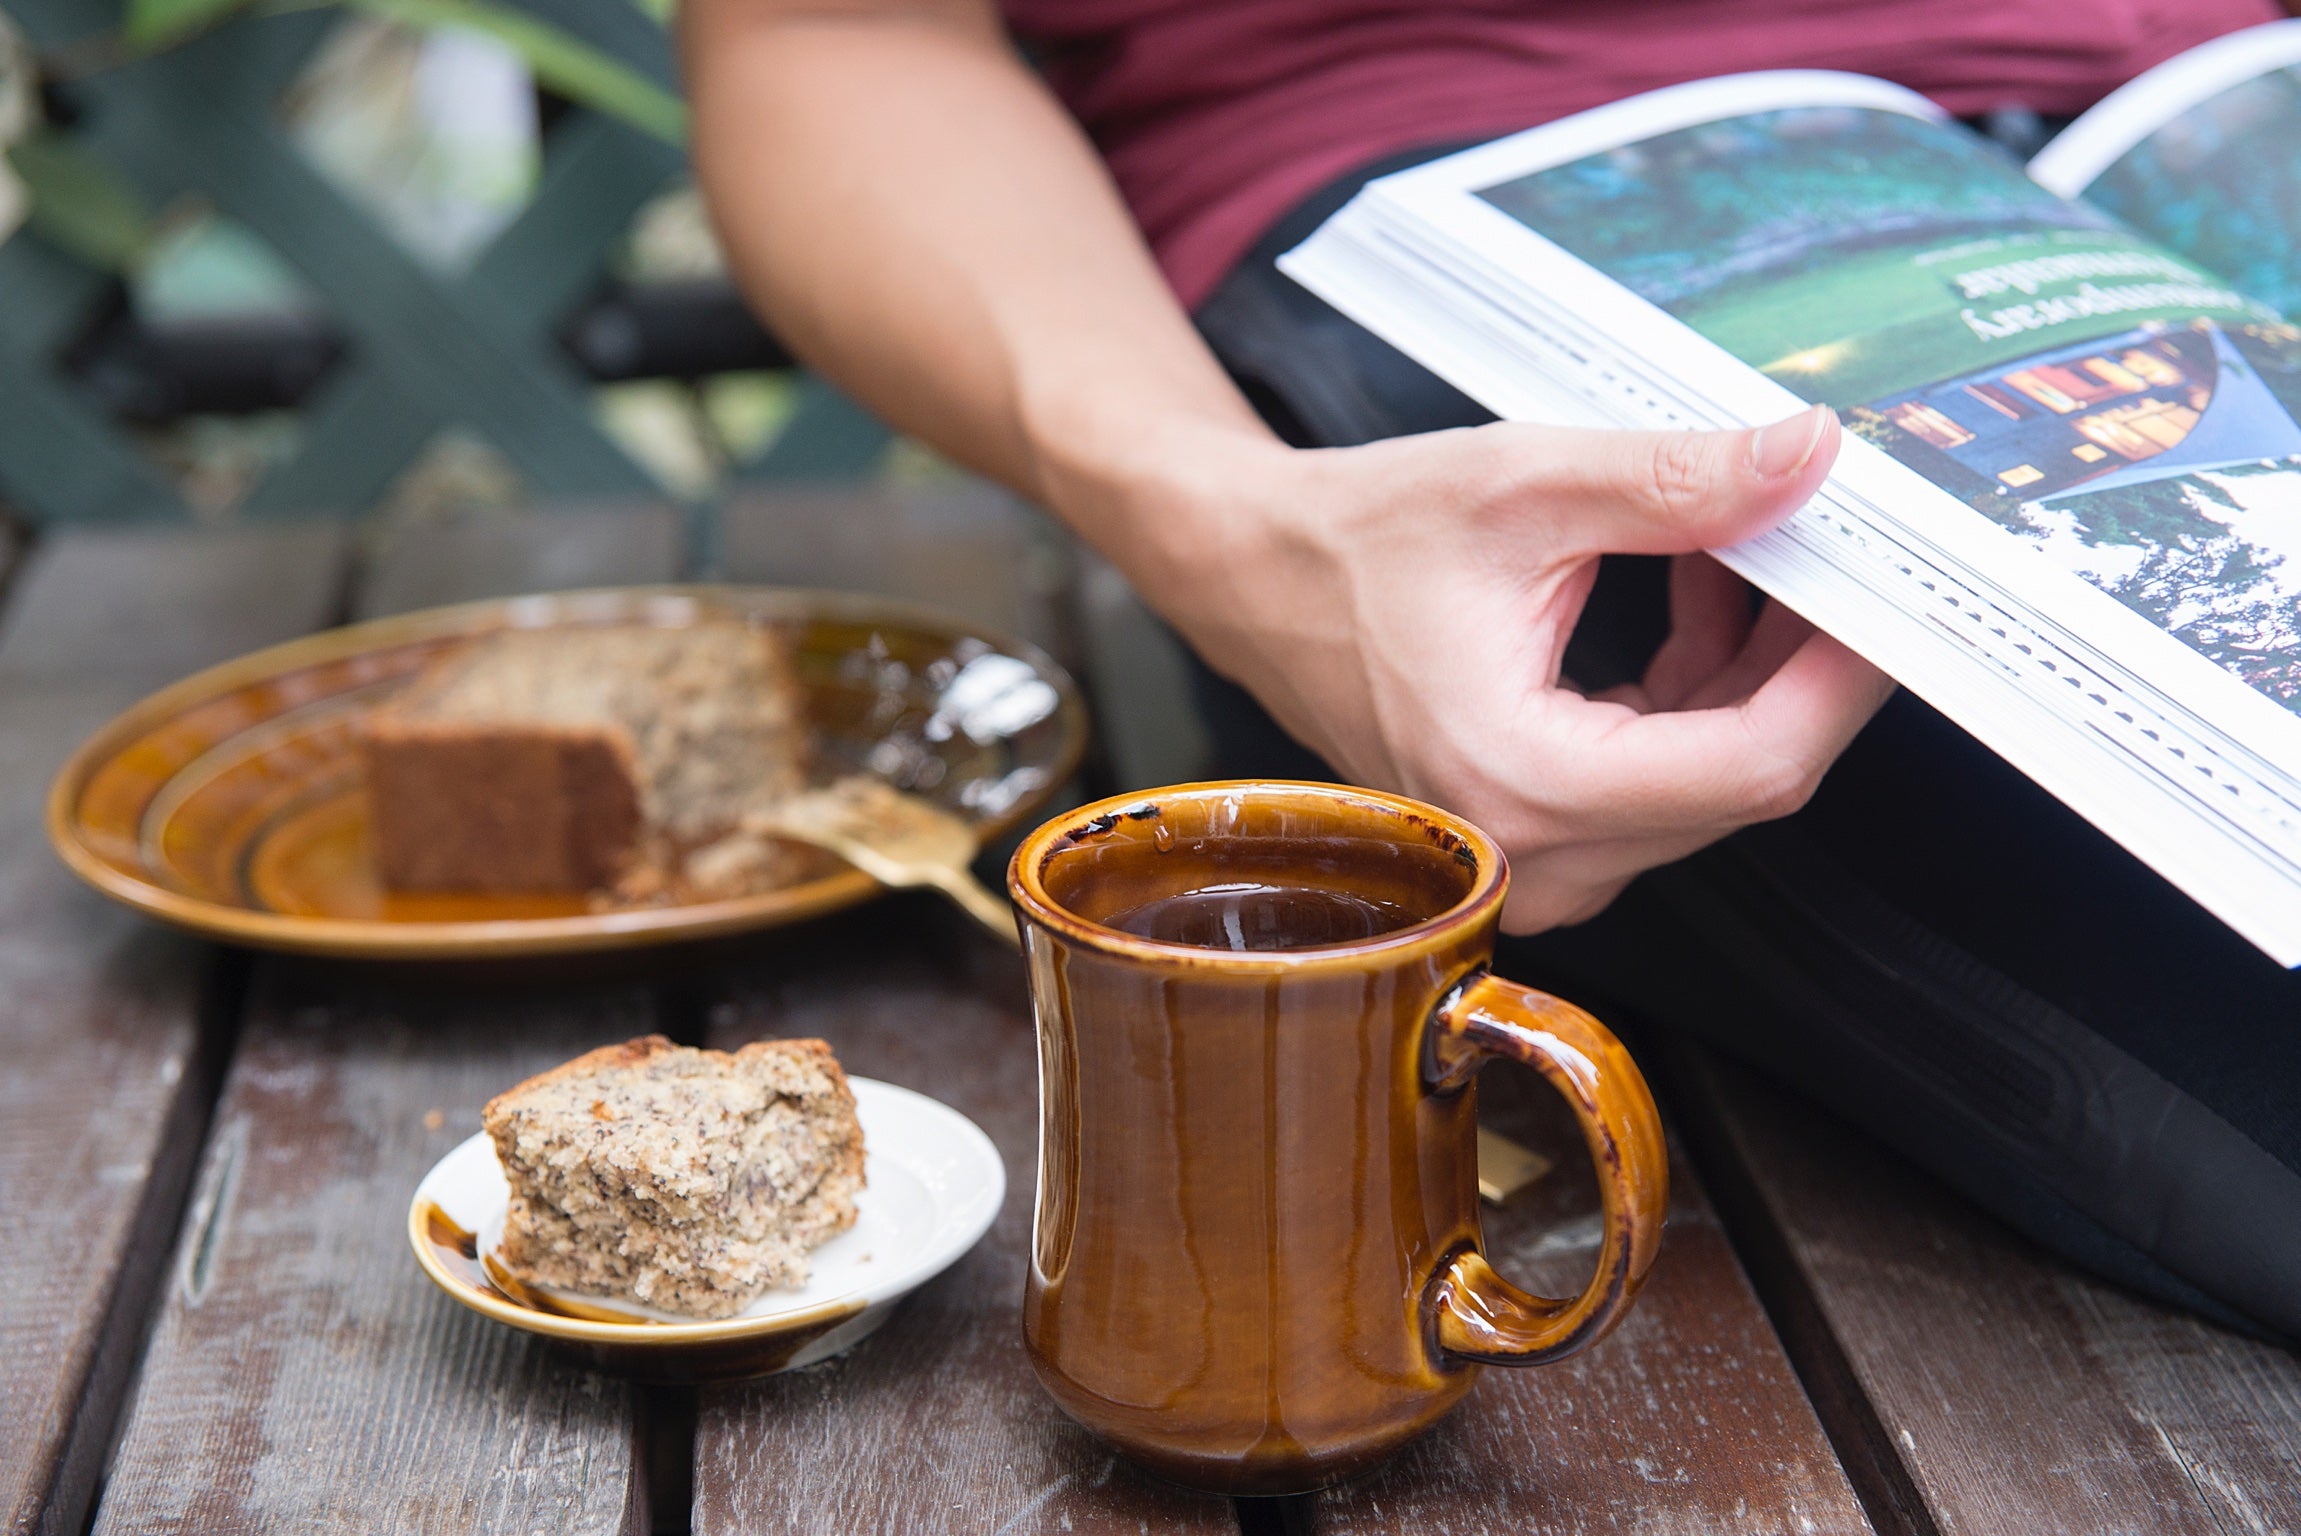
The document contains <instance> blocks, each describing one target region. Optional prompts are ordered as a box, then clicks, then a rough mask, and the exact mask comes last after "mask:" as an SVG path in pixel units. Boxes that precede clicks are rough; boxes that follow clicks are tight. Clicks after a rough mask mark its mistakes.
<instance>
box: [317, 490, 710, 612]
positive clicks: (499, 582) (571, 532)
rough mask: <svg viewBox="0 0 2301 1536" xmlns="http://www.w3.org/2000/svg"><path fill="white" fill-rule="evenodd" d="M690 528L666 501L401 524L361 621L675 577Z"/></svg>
mask: <svg viewBox="0 0 2301 1536" xmlns="http://www.w3.org/2000/svg"><path fill="white" fill-rule="evenodd" d="M684 538H685V533H684V530H683V528H682V526H681V522H680V516H679V513H678V511H677V510H676V509H675V508H673V507H671V506H669V505H666V504H664V503H661V502H639V503H633V504H629V505H618V506H583V507H576V508H566V507H553V508H550V509H548V510H543V511H532V512H529V511H522V512H506V513H493V514H489V515H486V516H473V517H469V518H465V519H462V520H459V521H456V522H451V523H445V524H438V525H425V526H418V527H413V528H403V529H398V530H395V531H393V532H391V533H389V534H387V535H384V536H382V538H381V539H380V541H379V543H378V544H377V546H376V547H375V549H374V550H373V552H372V553H371V555H370V557H369V558H368V560H367V561H366V562H365V563H364V565H363V569H362V573H361V579H360V591H359V612H360V615H361V616H362V617H363V618H372V617H377V616H380V615H383V614H387V613H405V612H407V611H408V610H410V609H414V608H429V607H434V606H436V605H438V604H441V603H459V602H465V601H468V600H471V599H475V598H483V597H498V596H502V595H503V594H505V593H510V592H561V591H567V590H570V589H572V588H576V587H610V586H622V585H628V584H631V583H635V582H653V581H669V580H671V579H673V578H674V577H675V576H676V575H677V574H678V571H679V568H680V565H681V561H682V551H683V548H684Z"/></svg>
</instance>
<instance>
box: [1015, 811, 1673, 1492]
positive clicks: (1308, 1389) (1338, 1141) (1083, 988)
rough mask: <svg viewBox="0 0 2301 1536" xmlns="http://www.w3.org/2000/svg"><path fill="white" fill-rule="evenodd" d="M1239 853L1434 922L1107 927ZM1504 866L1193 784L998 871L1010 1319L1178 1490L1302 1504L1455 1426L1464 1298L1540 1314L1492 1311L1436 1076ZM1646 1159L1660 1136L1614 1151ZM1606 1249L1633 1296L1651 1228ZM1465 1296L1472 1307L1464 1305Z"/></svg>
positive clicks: (1340, 816) (1496, 905) (1415, 832)
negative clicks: (1023, 1101)
mask: <svg viewBox="0 0 2301 1536" xmlns="http://www.w3.org/2000/svg"><path fill="white" fill-rule="evenodd" d="M1258 860H1260V861H1262V862H1264V863H1266V864H1267V865H1268V867H1269V868H1272V869H1281V870H1283V871H1284V873H1285V877H1286V879H1287V880H1289V881H1290V882H1293V883H1298V884H1306V885H1307V884H1315V885H1319V886H1323V887H1325V888H1328V889H1335V890H1342V891H1349V892H1353V893H1355V894H1357V895H1360V896H1363V897H1369V898H1373V899H1377V900H1382V901H1389V902H1396V903H1399V904H1402V905H1406V906H1408V907H1410V908H1411V909H1412V910H1414V911H1416V912H1417V913H1418V914H1421V915H1422V916H1424V917H1425V919H1426V920H1425V921H1423V922H1421V923H1419V924H1417V925H1416V926H1413V927H1410V928H1406V929H1403V930H1400V931H1397V932H1393V933H1388V934H1383V935H1379V936H1376V937H1374V938H1371V939H1367V940H1363V941H1359V942H1355V943H1349V944H1340V945H1333V946H1327V947H1321V948H1305V949H1293V950H1282V951H1259V952H1257V951H1249V952H1232V951H1222V950H1213V949H1203V948H1193V947H1186V946H1182V945H1175V944H1163V943H1157V942H1153V941H1150V940H1145V939H1140V938H1137V937H1134V936H1133V935H1130V934H1125V933H1120V932H1117V931H1115V930H1113V929H1110V928H1108V927H1104V926H1102V925H1101V921H1102V919H1105V918H1107V917H1109V916H1110V915H1112V914H1114V913H1118V912H1124V911H1126V910H1128V909H1130V908H1133V907H1138V906H1140V905H1141V904H1142V903H1144V902H1146V901H1150V900H1154V899H1156V898H1158V897H1160V896H1164V895H1171V894H1173V893H1175V892H1179V891H1184V890H1188V889H1191V888H1193V887H1194V886H1195V885H1199V884H1204V883H1207V877H1208V873H1209V871H1210V870H1217V869H1219V870H1230V871H1235V870H1238V869H1240V868H1242V867H1248V866H1252V865H1254V864H1255V863H1257V861H1258ZM1505 878H1506V877H1505V874H1504V870H1503V867H1502V860H1501V855H1500V852H1499V850H1498V849H1496V848H1495V847H1494V845H1493V844H1492V843H1491V842H1490V841H1489V840H1487V839H1486V838H1484V837H1483V835H1481V834H1479V833H1477V832H1476V830H1475V829H1474V828H1470V827H1468V826H1467V825H1466V824H1464V823H1460V822H1456V821H1454V820H1452V818H1446V817H1442V816H1440V815H1438V813H1435V812H1432V811H1430V810H1429V808H1427V807H1422V806H1418V805H1416V804H1415V803H1414V802H1412V801H1406V800H1402V799H1397V798H1394V797H1390V796H1381V795H1374V794H1370V793H1367V792H1362V791H1354V790H1341V789H1336V788H1333V787H1330V786H1309V785H1274V784H1255V785H1251V786H1250V785H1228V786H1225V785H1211V786H1206V785H1202V786H1187V787H1184V788H1182V789H1178V790H1171V791H1161V792H1157V793H1155V794H1154V795H1152V796H1148V797H1144V798H1142V799H1140V800H1132V801H1125V802H1108V803H1106V805H1105V806H1102V807H1088V808H1087V809H1086V810H1085V811H1082V812H1076V813H1073V815H1072V816H1071V817H1069V818H1063V819H1061V820H1059V821H1058V822H1057V823H1050V824H1049V826H1048V827H1045V828H1042V829H1040V831H1039V832H1037V833H1035V834H1033V836H1032V837H1031V838H1030V839H1029V840H1027V841H1026V842H1025V843H1024V845H1023V847H1022V848H1021V849H1020V850H1019V851H1018V852H1017V854H1016V859H1015V864H1014V867H1013V870H1012V872H1011V877H1010V883H1011V886H1012V888H1013V890H1014V892H1015V895H1016V899H1017V905H1018V908H1019V910H1020V911H1021V912H1022V914H1023V916H1024V918H1025V922H1024V932H1025V947H1026V949H1027V951H1028V955H1029V961H1030V965H1031V970H1032V994H1033V999H1034V1003H1035V1004H1036V1005H1037V1008H1038V1014H1039V1040H1040V1054H1041V1060H1040V1068H1041V1085H1042V1087H1041V1093H1042V1126H1041V1148H1040V1173H1039V1194H1038V1212H1037V1228H1036V1237H1035V1242H1034V1248H1033V1256H1032V1265H1031V1273H1030V1276H1029V1281H1028V1290H1027V1295H1026V1298H1025V1305H1024V1330H1025V1338H1026V1342H1027V1345H1028V1347H1029V1350H1030V1354H1031V1359H1032V1363H1033V1365H1034V1367H1035V1368H1036V1369H1037V1371H1038V1374H1039V1378H1040V1380H1041V1381H1042V1382H1043V1383H1044V1384H1045V1385H1046V1387H1047V1389H1048V1391H1049V1392H1050V1393H1052V1394H1053V1396H1054V1397H1055V1399H1056V1401H1057V1402H1058V1403H1060V1404H1061V1405H1062V1406H1063V1408H1064V1409H1065V1410H1066V1411H1068V1412H1069V1413H1070V1414H1071V1415H1072V1416H1073V1417H1074V1418H1077V1419H1078V1420H1080V1421H1081V1422H1082V1423H1084V1424H1085V1425H1087V1426H1088V1427H1089V1428H1091V1429H1093V1430H1094V1431H1096V1432H1097V1433H1099V1434H1101V1435H1103V1436H1104V1437H1105V1438H1107V1439H1108V1440H1110V1441H1111V1442H1113V1443H1114V1444H1116V1445H1117V1446H1118V1447H1119V1448H1121V1449H1122V1450H1123V1451H1125V1452H1126V1453H1127V1454H1128V1455H1129V1456H1131V1457H1132V1458H1134V1459H1135V1460H1137V1461H1139V1462H1141V1463H1142V1464H1144V1465H1145V1466H1147V1467H1149V1468H1151V1469H1152V1470H1153V1471H1156V1472H1159V1473H1161V1474H1164V1475H1166V1476H1169V1477H1171V1478H1174V1479H1175V1480H1177V1481H1180V1482H1185V1483H1189V1484H1192V1485H1195V1486H1199V1487H1206V1488H1216V1489H1221V1490H1224V1491H1228V1492H1234V1493H1280V1492H1293V1491H1299V1490H1302V1489H1306V1488H1310V1487H1316V1486H1319V1485H1322V1484H1325V1483H1329V1482H1333V1481H1336V1480H1339V1479H1341V1478H1344V1477H1348V1476H1350V1475H1352V1474H1353V1473H1356V1472H1358V1471H1360V1470H1363V1469H1364V1468H1366V1467H1368V1466H1370V1465H1372V1464H1373V1463H1374V1462H1376V1461H1378V1460H1379V1459H1381V1458H1382V1457H1383V1456H1385V1455H1387V1454H1388V1453H1389V1452H1391V1451H1392V1450H1395V1449H1396V1448H1397V1447H1398V1446H1400V1445H1402V1444H1404V1443H1405V1442H1406V1441H1407V1440H1409V1439H1411V1438H1412V1437H1414V1436H1415V1435H1416V1434H1419V1433H1420V1432H1421V1431H1423V1430H1424V1429H1426V1428H1428V1427H1429V1426H1430V1425H1431V1424H1432V1423H1434V1422H1435V1421H1436V1420H1437V1419H1438V1418H1439V1417H1440V1416H1442V1415H1443V1414H1445V1413H1446V1412H1447V1410H1448V1409H1450V1408H1452V1407H1453V1406H1454V1405H1455V1403H1456V1402H1458V1401H1459V1400H1460V1399H1461V1397H1462V1395H1463V1394H1464V1393H1465V1392H1467V1391H1468V1390H1469V1388H1470V1386H1471V1384H1472V1381H1473V1379H1474V1377H1475V1375H1476V1371H1477V1367H1476V1366H1475V1365H1471V1364H1469V1363H1467V1362H1466V1361H1464V1360H1463V1359H1462V1358H1461V1357H1460V1355H1459V1354H1458V1353H1456V1352H1455V1350H1456V1348H1457V1347H1462V1348H1468V1349H1470V1350H1472V1351H1474V1352H1475V1351H1477V1350H1479V1349H1480V1348H1481V1346H1482V1342H1483V1338H1482V1335H1481V1333H1480V1330H1481V1328H1482V1327H1484V1326H1485V1321H1486V1317H1487V1311H1486V1310H1482V1308H1485V1309H1498V1313H1497V1316H1496V1325H1497V1326H1498V1327H1500V1328H1501V1329H1503V1330H1504V1331H1505V1332H1507V1331H1508V1330H1509V1329H1511V1328H1512V1327H1514V1326H1519V1325H1528V1326H1535V1325H1545V1324H1544V1320H1545V1319H1547V1318H1549V1317H1551V1316H1554V1314H1549V1313H1545V1314H1542V1315H1541V1317H1535V1315H1534V1312H1533V1311H1527V1312H1526V1314H1525V1316H1523V1317H1513V1316H1512V1315H1510V1314H1511V1309H1512V1306H1513V1303H1512V1302H1510V1301H1508V1300H1500V1301H1497V1300H1496V1299H1495V1298H1494V1297H1493V1296H1492V1295H1491V1294H1490V1292H1491V1291H1492V1290H1493V1289H1494V1288H1495V1287H1499V1288H1500V1289H1501V1290H1505V1291H1507V1290H1508V1287H1507V1286H1506V1285H1503V1284H1502V1283H1500V1282H1498V1281H1492V1276H1491V1272H1490V1271H1486V1270H1484V1266H1483V1262H1482V1261H1480V1260H1479V1259H1478V1257H1477V1253H1476V1246H1477V1243H1478V1239H1479V1229H1478V1206H1477V1200H1478V1190H1477V1167H1476V1136H1475V1128H1476V1101H1475V1096H1474V1095H1475V1089H1474V1085H1473V1084H1472V1083H1471V1082H1470V1081H1468V1076H1467V1074H1463V1075H1462V1080H1461V1081H1458V1082H1447V1083H1443V1084H1439V1085H1437V1086H1435V1087H1434V1086H1433V1084H1434V1082H1435V1080H1436V1078H1438V1077H1444V1076H1446V1075H1447V1074H1448V1072H1449V1067H1448V1064H1447V1058H1446V1055H1445V1051H1444V1050H1443V1049H1442V1048H1441V1042H1440V1040H1439V1039H1438V1036H1439V1035H1440V1034H1441V1033H1445V1032H1444V1031H1440V1030H1438V1029H1436V1028H1434V1026H1433V1022H1432V1021H1433V1016H1434V1014H1435V1013H1437V1012H1438V1010H1439V1008H1440V1005H1441V1003H1442V1002H1445V1001H1447V1000H1448V999H1449V998H1450V996H1454V995H1456V992H1457V989H1458V988H1460V987H1461V986H1462V984H1463V983H1464V982H1465V981H1466V980H1471V979H1474V978H1477V977H1479V976H1481V975H1482V967H1483V965H1484V963H1485V961H1486V960H1487V958H1488V957H1489V955H1490V954H1491V952H1492V947H1493V939H1494V931H1495V925H1496V921H1497V919H1498V916H1499V913H1500V909H1501V893H1502V890H1503V886H1504V881H1505ZM1537 996H1538V995H1537ZM1561 1006H1563V1005H1561ZM1577 1017H1580V1016H1579V1015H1577ZM1593 1027H1595V1026H1593ZM1600 1033H1601V1034H1602V1031H1600ZM1448 1037H1449V1038H1452V1035H1451V1034H1449V1036H1448ZM1607 1044H1608V1045H1609V1046H1610V1045H1611V1040H1610V1037H1609V1038H1608V1040H1607ZM1616 1049H1618V1048H1616ZM1480 1059H1483V1057H1481V1058H1480ZM1621 1062H1622V1064H1621V1066H1618V1067H1612V1068H1609V1069H1608V1072H1607V1073H1606V1074H1601V1075H1603V1076H1606V1077H1607V1079H1608V1086H1607V1088H1606V1091H1607V1092H1609V1093H1611V1092H1614V1091H1616V1090H1615V1088H1614V1087H1613V1086H1611V1085H1612V1084H1613V1083H1614V1082H1618V1081H1620V1080H1622V1079H1624V1078H1626V1079H1628V1080H1629V1081H1630V1082H1631V1083H1632V1084H1633V1085H1634V1091H1635V1093H1636V1094H1638V1095H1641V1096H1642V1095H1643V1094H1644V1087H1643V1084H1642V1083H1639V1082H1636V1081H1635V1079H1636V1073H1635V1069H1634V1068H1630V1067H1628V1066H1627V1058H1626V1057H1624V1058H1622V1059H1621ZM1553 1081H1558V1079H1557V1078H1556V1077H1555V1076H1554V1078H1553ZM1560 1086H1561V1088H1562V1091H1568V1092H1569V1097H1573V1096H1574V1092H1575V1089H1574V1087H1573V1085H1572V1084H1570V1083H1561V1085H1560ZM1646 1111H1647V1113H1648V1114H1650V1101H1648V1103H1647V1106H1646ZM1640 1139H1641V1138H1639V1137H1637V1136H1632V1137H1630V1138H1629V1140H1630V1141H1632V1142H1636V1141H1639V1140H1640ZM1595 1144H1596V1143H1595V1142H1594V1145H1595ZM1658 1150H1659V1140H1658V1136H1657V1137H1656V1138H1654V1141H1653V1145H1652V1146H1651V1147H1634V1148H1633V1149H1632V1153H1631V1156H1632V1160H1633V1161H1637V1162H1639V1163H1640V1165H1641V1166H1644V1165H1645V1164H1647V1163H1650V1162H1652V1161H1653V1160H1654V1159H1655V1158H1656V1157H1657V1156H1658ZM1656 1209H1658V1207H1656ZM1653 1226H1654V1228H1655V1230H1656V1231H1658V1221H1656V1222H1654V1223H1653ZM1622 1237H1623V1240H1622V1241H1621V1242H1620V1243H1619V1244H1617V1243H1615V1242H1614V1241H1612V1236H1611V1234H1610V1236H1609V1242H1608V1254H1609V1255H1610V1256H1611V1258H1610V1260H1609V1261H1602V1262H1613V1263H1615V1264H1616V1266H1617V1268H1618V1269H1619V1270H1620V1271H1621V1273H1620V1274H1619V1275H1618V1276H1617V1277H1616V1278H1617V1282H1618V1289H1620V1290H1621V1291H1622V1293H1623V1302H1624V1304H1626V1299H1627V1294H1628V1293H1629V1292H1634V1290H1635V1288H1636V1284H1637V1281H1638V1279H1639V1278H1641V1277H1642V1275H1643V1272H1644V1266H1645V1264H1646V1263H1648V1262H1650V1261H1651V1257H1652V1246H1653V1233H1650V1232H1643V1231H1641V1232H1638V1233H1631V1232H1629V1231H1628V1230H1627V1224H1625V1231H1624V1232H1623V1234H1622ZM1488 1282H1492V1283H1491V1285H1490V1284H1489V1283H1488ZM1466 1287H1467V1289H1469V1290H1473V1291H1480V1292H1482V1293H1487V1294H1481V1295H1480V1296H1478V1297H1475V1298H1472V1299H1471V1300H1469V1301H1468V1302H1464V1300H1463V1298H1462V1297H1461V1296H1460V1295H1457V1294H1455V1293H1457V1292H1461V1291H1463V1290H1464V1289H1465V1288H1466ZM1512 1294H1513V1295H1515V1296H1516V1297H1517V1299H1518V1300H1519V1301H1521V1302H1528V1303H1531V1305H1532V1307H1533V1308H1534V1309H1539V1308H1543V1307H1557V1308H1563V1307H1565V1306H1566V1305H1567V1304H1564V1303H1556V1304H1553V1303H1545V1302H1541V1301H1540V1300H1539V1299H1538V1298H1526V1297H1524V1296H1523V1293H1512ZM1450 1295H1452V1296H1454V1305H1453V1307H1452V1310H1451V1311H1449V1310H1448V1308H1447V1306H1446V1305H1445V1304H1444V1301H1443V1298H1445V1297H1448V1296H1450ZM1613 1315H1618V1309H1617V1310H1616V1312H1615V1313H1611V1314H1608V1315H1606V1316H1604V1317H1598V1318H1596V1320H1595V1321H1594V1322H1593V1324H1592V1325H1591V1327H1590V1329H1589V1330H1587V1333H1588V1336H1589V1337H1595V1335H1596V1333H1598V1332H1602V1331H1603V1329H1604V1327H1605V1326H1607V1325H1608V1323H1610V1321H1611V1317H1612V1316H1613ZM1529 1318H1533V1319H1534V1321H1533V1324H1528V1319H1529ZM1442 1332H1443V1333H1445V1334H1446V1335H1447V1338H1448V1344H1447V1346H1446V1347H1442V1346H1441V1342H1440V1334H1441V1333H1442ZM1582 1342H1586V1339H1581V1338H1578V1339H1576V1340H1573V1341H1571V1342H1568V1343H1566V1344H1565V1345H1563V1346H1562V1347H1563V1348H1574V1347H1579V1344H1580V1343H1582ZM1555 1352H1558V1351H1555V1350H1553V1351H1552V1353H1555ZM1490 1357H1491V1358H1500V1357H1501V1354H1500V1352H1496V1353H1494V1354H1493V1355H1491V1356H1490ZM1546 1357H1547V1356H1545V1358H1546Z"/></svg>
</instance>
